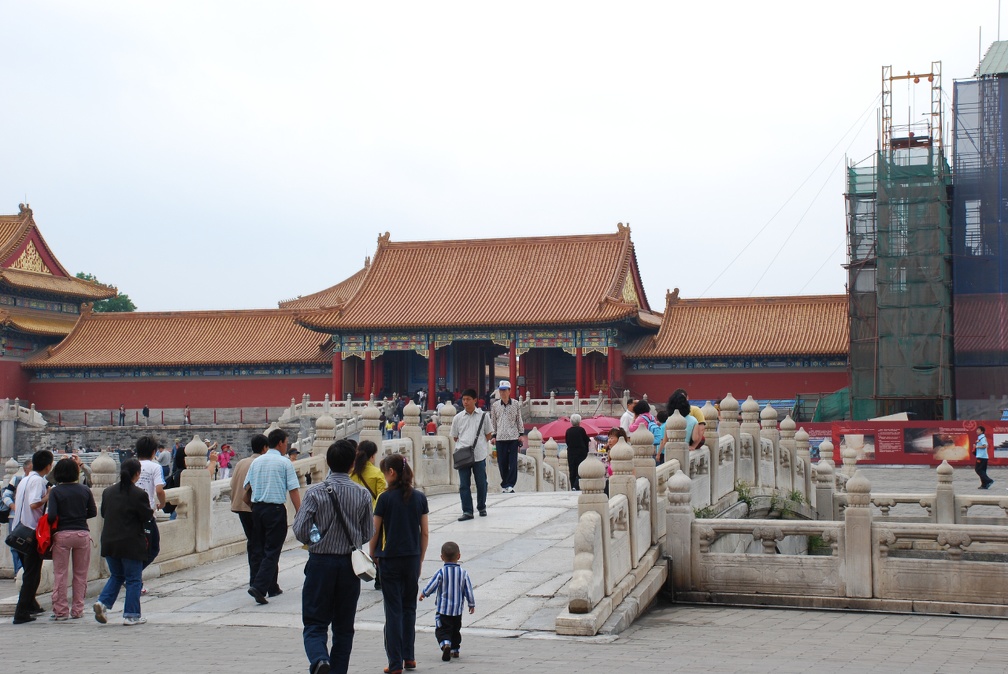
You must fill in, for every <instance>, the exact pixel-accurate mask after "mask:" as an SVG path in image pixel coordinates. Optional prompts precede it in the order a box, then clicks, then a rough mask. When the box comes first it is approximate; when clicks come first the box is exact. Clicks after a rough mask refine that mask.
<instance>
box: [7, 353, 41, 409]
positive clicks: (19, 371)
mask: <svg viewBox="0 0 1008 674" xmlns="http://www.w3.org/2000/svg"><path fill="white" fill-rule="evenodd" d="M3 398H10V399H11V400H13V399H14V398H20V399H21V400H28V402H29V403H33V402H35V401H34V400H31V399H30V397H29V395H28V374H27V373H26V372H25V371H24V369H23V368H22V367H21V361H19V360H2V359H0V399H3Z"/></svg>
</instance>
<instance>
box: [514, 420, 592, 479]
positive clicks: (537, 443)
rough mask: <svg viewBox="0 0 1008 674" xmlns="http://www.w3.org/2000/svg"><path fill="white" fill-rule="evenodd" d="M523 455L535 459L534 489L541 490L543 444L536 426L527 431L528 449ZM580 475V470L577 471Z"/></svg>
mask: <svg viewBox="0 0 1008 674" xmlns="http://www.w3.org/2000/svg"><path fill="white" fill-rule="evenodd" d="M525 455H526V456H528V457H529V458H530V459H533V460H534V461H535V490H536V491H542V490H543V470H542V467H543V458H544V454H543V446H542V433H540V432H539V429H538V428H533V429H532V430H531V431H529V432H528V449H527V450H526V451H525ZM579 477H580V472H579Z"/></svg>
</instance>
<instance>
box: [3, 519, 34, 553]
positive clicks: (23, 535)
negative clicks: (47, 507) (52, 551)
mask: <svg viewBox="0 0 1008 674" xmlns="http://www.w3.org/2000/svg"><path fill="white" fill-rule="evenodd" d="M4 542H5V543H6V544H7V545H8V546H9V547H11V548H13V549H14V550H16V551H17V552H20V553H21V554H22V555H27V554H29V553H30V552H31V551H32V550H35V549H36V546H37V545H38V544H37V543H36V541H35V530H34V529H32V528H31V527H29V526H27V525H25V524H24V523H22V522H18V525H17V526H16V527H14V529H12V530H11V532H10V533H9V534H7V539H6V540H5V541H4Z"/></svg>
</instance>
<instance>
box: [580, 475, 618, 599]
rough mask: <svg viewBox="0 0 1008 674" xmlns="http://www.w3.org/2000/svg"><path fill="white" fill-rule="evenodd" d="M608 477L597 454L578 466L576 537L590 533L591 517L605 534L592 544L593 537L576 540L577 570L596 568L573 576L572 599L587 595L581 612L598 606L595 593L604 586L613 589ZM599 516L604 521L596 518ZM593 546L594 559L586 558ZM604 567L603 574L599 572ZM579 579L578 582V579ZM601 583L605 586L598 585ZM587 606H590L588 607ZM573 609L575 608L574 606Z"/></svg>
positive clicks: (607, 589) (609, 589)
mask: <svg viewBox="0 0 1008 674" xmlns="http://www.w3.org/2000/svg"><path fill="white" fill-rule="evenodd" d="M605 477H606V469H605V466H603V465H602V462H601V461H599V460H598V459H597V458H595V457H594V456H589V457H588V458H587V459H585V460H584V461H582V462H581V465H580V466H579V467H578V481H579V483H580V485H581V493H580V494H578V529H579V530H578V531H577V532H576V533H575V538H576V539H579V538H582V537H584V536H585V535H588V534H589V533H590V531H591V528H592V527H586V529H587V530H585V531H582V530H581V529H582V527H581V523H582V522H585V521H588V522H594V526H595V527H598V528H599V529H600V531H599V532H598V533H600V534H601V536H600V538H601V541H599V542H598V543H596V544H594V545H592V544H591V542H590V541H580V540H575V558H574V568H575V570H577V569H579V568H581V569H593V571H594V572H593V573H591V574H590V575H588V574H577V573H575V576H574V577H573V578H572V579H571V584H570V587H571V590H570V591H571V599H572V600H573V599H574V598H575V596H576V595H582V594H583V595H585V596H584V598H583V599H582V604H583V605H582V607H580V608H579V609H578V610H579V612H583V613H587V611H590V610H591V607H592V606H594V604H595V601H594V597H598V596H599V590H600V589H601V591H602V592H601V594H602V595H603V596H604V595H605V594H609V593H610V592H612V588H611V587H609V583H608V582H607V577H608V575H609V574H608V572H607V571H606V569H607V568H608V566H609V554H610V553H609V548H610V545H611V541H610V536H611V531H610V522H609V497H608V496H606V495H605V491H604V490H605V482H606V480H605ZM589 513H590V514H591V515H590V516H589V517H587V518H586V517H584V516H585V515H588V514H589ZM595 517H598V518H599V520H601V522H598V521H596V520H595ZM578 548H582V549H584V550H585V551H584V552H579V551H578ZM590 549H593V550H594V552H593V553H591V554H592V555H593V557H594V558H595V559H594V560H582V559H581V557H582V556H583V555H586V554H589V553H588V552H587V551H588V550H590ZM599 555H601V557H602V564H598V563H597V561H598V559H597V558H598V556H599ZM600 571H601V574H599V572H600ZM575 581H577V582H575ZM582 582H583V583H584V584H586V587H583V588H580V589H578V586H579V585H580V584H581V583H582ZM600 584H601V588H599V587H598V586H599V585H600ZM588 586H592V587H594V588H595V589H594V590H593V591H589V589H588ZM589 596H591V597H592V600H591V601H588V597H589ZM585 609H587V610H585ZM571 610H572V611H573V610H575V609H574V608H573V607H572V609H571Z"/></svg>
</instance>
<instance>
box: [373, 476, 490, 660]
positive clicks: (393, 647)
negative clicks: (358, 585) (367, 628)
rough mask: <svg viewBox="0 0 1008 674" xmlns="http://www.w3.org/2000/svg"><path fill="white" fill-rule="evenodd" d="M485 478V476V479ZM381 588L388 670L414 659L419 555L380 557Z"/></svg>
mask: <svg viewBox="0 0 1008 674" xmlns="http://www.w3.org/2000/svg"><path fill="white" fill-rule="evenodd" d="M485 482H486V480H484V483H485ZM379 563H380V564H381V582H382V586H381V590H382V598H383V599H384V600H385V654H386V655H387V656H388V661H389V667H388V668H389V671H390V672H391V671H395V670H397V669H402V668H403V661H404V660H416V655H415V652H414V646H415V642H416V605H417V595H418V594H419V593H420V587H419V585H420V556H419V555H414V556H410V557H383V558H381V560H380V562H379Z"/></svg>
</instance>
